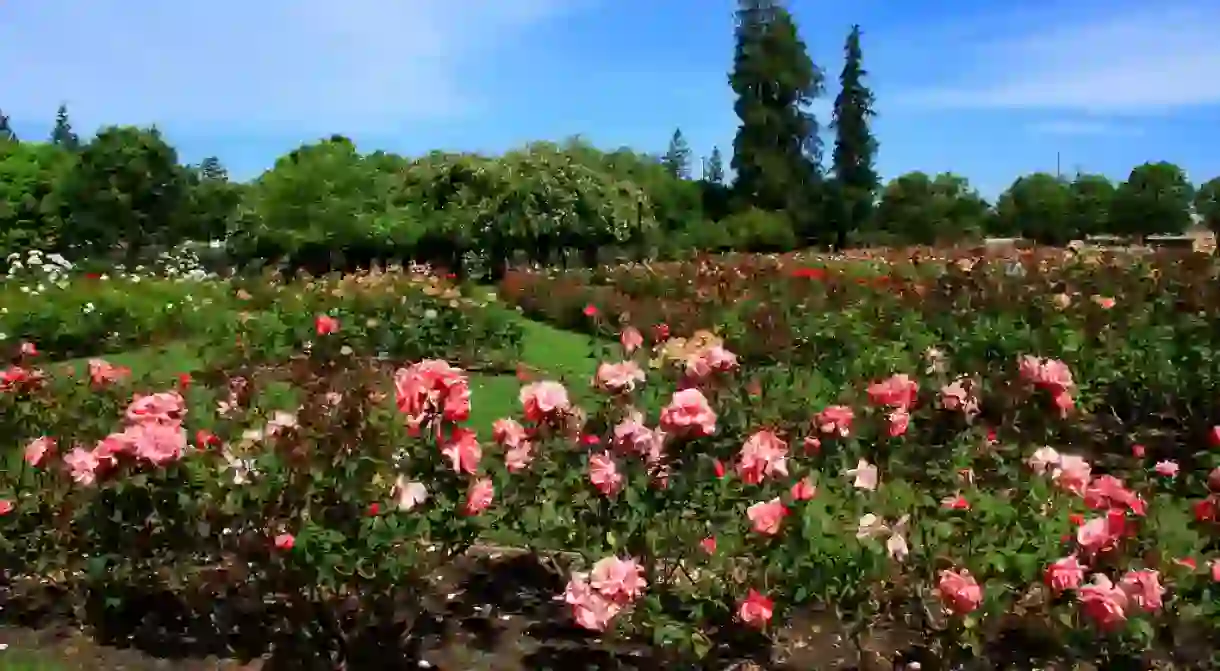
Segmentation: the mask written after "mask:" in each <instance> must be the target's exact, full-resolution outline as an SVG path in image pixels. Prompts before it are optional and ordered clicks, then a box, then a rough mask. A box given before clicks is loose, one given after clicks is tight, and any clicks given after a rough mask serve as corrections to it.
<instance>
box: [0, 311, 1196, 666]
mask: <svg viewBox="0 0 1220 671" xmlns="http://www.w3.org/2000/svg"><path fill="white" fill-rule="evenodd" d="M1098 309H1101V308H1100V307H1099V306H1098ZM1112 309H1120V308H1119V307H1118V306H1115V307H1114V308H1112ZM594 312H596V311H594ZM315 316H316V315H315ZM1095 316H1096V315H1085V316H1084V318H1085V319H1086V320H1087V319H1091V318H1093V317H1095ZM984 317H985V315H983V316H980V318H979V323H980V324H984V326H985V319H984ZM334 319H335V322H336V323H330V322H327V321H325V320H323V321H322V322H321V326H322V328H316V327H317V326H318V324H315V323H314V319H313V318H312V317H311V318H310V319H309V322H308V324H309V328H310V329H316V330H318V331H325V332H326V333H324V334H322V335H318V336H315V337H317V338H318V343H317V344H315V346H314V347H312V348H310V350H309V352H308V353H306V354H301V355H299V356H297V357H295V358H294V359H293V360H292V361H291V362H290V363H289V364H287V365H281V366H273V367H255V366H251V365H250V364H249V361H248V360H246V359H244V358H241V357H238V358H235V359H233V360H228V361H217V362H216V363H217V366H216V369H215V370H213V371H206V372H202V373H200V374H198V375H195V376H193V378H192V379H191V380H189V381H187V380H181V379H180V380H177V381H173V380H172V378H171V380H170V381H167V383H166V384H162V385H156V386H149V384H148V382H146V381H142V380H134V379H132V377H131V376H130V375H128V374H126V373H125V372H124V371H121V370H119V369H117V368H115V367H113V366H110V365H109V364H107V363H106V362H105V361H102V360H98V361H96V362H93V363H91V364H90V366H89V370H88V371H87V374H85V375H83V376H81V377H80V378H76V377H72V376H71V375H69V374H66V373H64V372H63V371H61V370H59V369H58V368H44V367H41V366H39V365H38V364H37V361H38V358H37V356H35V355H26V356H24V357H23V358H22V359H21V360H20V361H18V362H16V363H15V364H14V365H13V366H10V367H9V368H7V369H5V371H4V372H3V376H2V378H0V379H3V380H5V383H4V386H3V387H2V388H0V411H2V414H0V417H2V418H3V419H0V421H2V422H3V424H4V425H3V427H2V428H3V429H4V430H5V435H7V436H9V437H10V438H9V440H10V441H12V449H11V450H10V451H9V452H10V453H11V454H12V455H13V456H14V458H13V459H12V463H13V464H14V466H15V467H14V468H9V469H7V470H6V471H5V472H4V475H3V476H0V530H3V536H2V537H0V538H2V540H0V571H3V573H2V575H3V581H4V582H3V584H2V586H3V587H4V588H5V589H8V590H10V592H11V594H12V595H13V596H12V598H11V599H10V603H11V604H12V605H11V606H9V608H10V609H12V610H19V609H36V608H45V607H48V606H47V604H48V603H54V604H58V606H57V607H58V608H59V609H61V610H66V609H69V608H71V609H75V607H76V606H77V605H79V606H80V607H81V608H80V609H77V610H80V611H81V612H86V613H93V614H92V615H89V614H86V615H85V617H98V614H97V612H95V611H89V610H88V609H85V608H84V605H85V604H90V603H97V602H98V601H97V600H98V599H99V598H100V599H101V602H102V603H104V604H109V605H106V606H105V607H104V608H103V609H102V611H101V613H102V615H101V616H102V617H106V615H105V613H106V612H109V611H107V609H110V611H113V613H112V615H111V617H112V619H113V618H114V617H117V616H116V615H115V614H117V613H120V612H123V613H128V616H130V610H124V604H134V603H136V602H138V601H139V599H140V598H142V596H141V595H146V594H149V593H150V592H151V591H156V592H158V593H168V594H170V595H172V596H173V598H174V599H176V600H177V601H179V602H181V603H184V604H188V605H189V608H188V610H191V612H193V613H194V617H197V618H200V619H201V620H202V621H205V622H206V621H210V620H209V618H213V619H214V618H222V619H223V618H231V617H232V615H231V614H227V613H232V612H238V611H240V612H252V613H255V616H254V619H255V620H256V621H258V622H260V623H261V624H260V625H258V626H260V627H264V629H260V631H263V632H265V636H266V637H267V638H268V639H272V638H275V636H276V635H273V634H271V633H269V632H270V631H271V630H273V629H275V630H277V631H278V630H281V629H282V630H292V631H301V632H305V631H309V632H314V633H312V634H310V636H311V637H313V639H316V641H315V643H316V644H318V645H324V646H332V648H333V649H334V650H340V651H341V650H343V649H345V648H344V647H343V646H344V644H343V643H342V642H341V641H342V640H345V639H344V637H346V636H349V635H352V634H350V633H344V632H351V631H353V630H354V629H353V628H375V627H379V626H387V623H388V622H399V623H401V622H403V621H404V618H405V620H409V621H413V620H412V618H411V617H409V616H406V615H403V614H402V613H401V610H402V609H403V608H407V609H408V610H410V608H411V607H412V606H410V605H409V604H413V603H414V604H416V605H415V606H414V608H416V609H418V608H419V606H418V599H417V598H416V597H415V595H417V594H418V593H419V590H420V589H421V588H420V585H422V584H424V583H425V582H426V581H427V580H429V578H430V576H431V575H432V574H433V572H434V571H435V570H437V568H438V567H440V566H443V565H444V564H445V562H447V561H450V558H451V557H452V556H453V555H454V554H455V553H459V552H461V551H463V550H464V549H466V548H468V547H469V546H470V545H471V544H473V543H474V542H475V541H476V540H477V539H479V538H485V537H488V536H489V535H494V536H495V537H497V538H500V539H505V540H506V541H509V542H511V543H513V544H515V545H518V546H520V547H523V548H525V549H527V550H528V551H530V552H532V553H535V554H536V555H537V556H539V557H544V558H546V559H547V563H548V565H552V566H555V567H556V568H557V570H558V571H560V572H561V573H562V576H563V579H562V583H561V584H562V585H563V586H562V587H561V588H560V589H557V590H555V592H554V593H553V594H551V597H552V598H553V599H554V602H555V603H556V604H559V605H560V606H561V607H562V608H563V610H562V611H561V612H560V613H559V614H558V615H557V617H560V618H562V619H563V620H564V621H565V622H567V623H570V624H572V625H574V626H577V627H580V628H583V629H588V630H592V631H594V632H598V633H600V634H602V635H613V636H622V637H635V636H640V635H643V636H645V637H646V638H647V639H648V640H652V641H654V642H656V643H657V644H659V645H661V646H662V647H663V648H664V649H666V650H667V651H668V652H669V654H671V655H673V656H674V659H675V660H678V659H690V658H694V657H705V658H718V659H720V660H721V661H722V662H726V663H727V661H728V660H731V659H733V657H732V655H733V648H732V646H727V647H726V646H725V645H723V644H722V642H724V641H728V640H733V639H734V637H736V636H739V635H746V633H748V632H754V633H753V635H754V636H765V637H769V638H771V640H773V641H774V642H775V643H776V645H777V646H781V645H782V642H783V641H785V640H789V637H790V636H791V635H792V634H793V632H794V631H798V630H799V627H800V625H799V623H800V622H801V621H802V618H804V617H806V616H807V614H809V613H815V612H823V611H826V610H827V609H829V610H830V611H831V612H833V613H834V614H835V617H836V619H837V621H839V622H840V623H841V625H842V626H843V627H844V631H845V632H846V634H845V635H846V636H847V637H848V639H849V640H856V639H858V638H859V637H862V636H865V635H866V634H867V633H868V632H870V631H873V630H876V629H884V628H887V627H891V628H892V627H893V626H895V623H901V624H902V626H905V627H909V628H913V629H914V630H915V631H916V632H917V633H918V637H917V638H918V642H916V643H912V644H910V645H909V646H905V647H904V648H903V649H901V650H896V651H895V652H897V653H898V654H899V656H901V657H902V658H904V659H907V660H922V661H923V662H924V663H945V664H949V663H952V662H953V661H954V660H964V659H967V658H980V657H983V658H986V657H989V656H992V655H1001V654H1002V650H1003V649H1005V644H1002V643H1000V642H1002V641H1007V640H1011V639H1012V637H1014V636H1015V637H1018V638H1019V639H1020V640H1028V641H1036V642H1037V643H1029V644H1025V645H1023V646H1022V647H1021V648H1020V649H1021V651H1022V653H1023V654H1024V655H1026V657H1027V658H1029V657H1042V658H1049V659H1060V660H1062V659H1068V658H1074V659H1081V658H1090V659H1097V660H1100V663H1102V664H1103V665H1106V664H1119V663H1144V662H1147V661H1148V660H1151V659H1153V658H1154V657H1155V658H1156V659H1166V658H1168V659H1172V660H1177V662H1178V663H1181V664H1185V665H1188V666H1189V665H1191V664H1198V663H1200V662H1199V661H1198V659H1196V658H1195V657H1191V655H1193V654H1195V652H1192V648H1191V647H1190V646H1188V645H1180V644H1167V643H1166V642H1167V641H1180V640H1184V639H1183V637H1189V636H1201V637H1203V638H1204V639H1206V638H1207V637H1209V636H1214V635H1215V634H1216V630H1217V628H1218V627H1220V609H1217V607H1216V606H1215V603H1216V600H1215V597H1216V596H1217V595H1220V584H1218V582H1217V578H1218V577H1220V574H1218V572H1220V543H1218V542H1217V539H1220V524H1218V521H1220V519H1218V518H1220V515H1218V513H1217V509H1218V503H1220V453H1218V452H1217V450H1218V449H1220V446H1218V445H1217V444H1216V440H1215V436H1216V435H1217V432H1218V431H1220V412H1217V408H1216V406H1215V400H1214V398H1213V399H1212V400H1211V405H1200V406H1198V407H1197V408H1196V409H1197V412H1195V413H1194V414H1191V415H1189V416H1185V415H1180V414H1174V410H1175V409H1176V408H1179V407H1180V406H1179V405H1177V404H1178V403H1180V401H1179V400H1178V399H1173V398H1157V399H1146V400H1145V401H1144V403H1145V405H1143V406H1140V407H1142V408H1145V409H1147V408H1156V409H1157V412H1159V413H1160V414H1157V415H1156V421H1155V422H1153V421H1151V420H1150V417H1152V416H1153V415H1152V414H1150V413H1139V414H1137V413H1134V412H1133V411H1132V410H1131V409H1130V408H1127V409H1125V412H1126V413H1131V414H1124V412H1119V414H1115V413H1116V410H1124V409H1120V408H1117V407H1116V406H1114V405H1112V404H1111V399H1114V398H1117V396H1116V394H1118V393H1120V392H1121V393H1127V394H1132V393H1135V391H1139V390H1138V388H1135V387H1133V386H1132V384H1133V383H1131V382H1129V381H1127V380H1124V379H1120V378H1117V377H1116V376H1115V374H1114V373H1113V372H1103V371H1101V370H1100V369H1098V368H1097V367H1095V366H1093V367H1090V366H1085V368H1086V369H1088V370H1090V371H1093V374H1085V373H1083V372H1081V370H1080V369H1079V368H1078V367H1076V366H1073V365H1072V364H1070V363H1069V362H1068V360H1067V358H1066V357H1064V356H1063V355H1062V354H1061V351H1060V350H1059V349H1052V350H1050V351H1043V350H1036V349H1035V350H1027V351H1009V350H1010V349H1011V348H1012V345H1011V344H1009V343H1007V342H1006V339H1007V332H1003V331H987V330H986V328H984V327H983V326H981V327H980V328H983V329H984V333H983V334H982V335H978V336H976V337H977V338H978V340H977V343H974V344H972V343H970V342H966V343H964V344H963V342H962V341H961V340H955V341H930V340H928V339H926V337H925V338H922V339H913V340H912V341H911V342H909V343H907V344H906V346H905V348H904V349H888V350H886V351H885V352H884V353H883V354H869V353H864V354H862V355H860V356H859V357H858V358H857V359H854V360H851V361H847V362H845V363H844V364H843V368H842V369H841V370H839V371H837V372H836V375H835V376H831V375H828V374H819V371H816V370H814V371H811V370H809V369H803V368H799V367H777V366H759V365H756V364H752V363H750V362H748V361H746V362H742V361H740V360H739V358H738V357H737V356H736V354H735V353H734V352H733V351H732V347H731V343H729V342H726V341H721V340H719V339H717V338H715V337H711V336H700V337H699V338H696V339H686V340H683V341H681V342H674V339H671V338H660V337H658V335H659V334H658V333H657V332H656V331H655V330H653V329H637V331H633V330H631V329H624V330H623V331H622V332H621V333H616V334H615V335H616V336H617V337H616V340H617V342H618V345H617V346H616V347H615V349H616V350H617V351H614V352H607V353H606V356H605V357H604V358H603V360H602V361H601V362H600V363H599V362H590V366H589V373H588V374H589V378H588V382H587V384H588V385H589V387H590V388H591V389H593V390H594V391H595V395H593V396H584V395H580V396H578V395H577V394H576V393H574V389H573V385H574V384H575V382H573V381H571V380H567V381H565V383H561V382H560V381H558V380H547V379H540V380H534V381H530V382H528V383H527V384H524V385H523V386H522V387H521V389H520V394H519V398H518V399H517V401H518V403H519V405H518V407H519V412H518V413H517V415H516V416H511V417H503V418H501V419H500V420H499V421H497V422H495V424H494V426H493V429H492V432H491V435H490V436H486V435H479V434H478V433H476V431H475V430H474V429H473V428H472V427H470V426H469V425H468V423H467V422H468V418H469V416H470V412H471V408H472V407H475V406H477V404H478V403H479V402H480V401H479V398H478V397H477V396H474V395H472V394H471V386H470V382H469V380H468V379H467V377H466V373H465V372H464V371H463V370H462V369H460V368H459V367H456V366H454V365H453V364H452V363H450V362H446V361H442V360H437V359H425V360H421V361H418V362H415V363H413V364H410V365H404V366H402V367H400V368H397V369H396V370H387V369H386V368H384V367H380V366H376V365H371V364H370V363H369V362H366V361H363V360H361V359H360V358H358V357H352V356H348V355H344V354H343V353H342V351H341V347H342V338H343V337H344V334H345V333H346V331H347V328H348V321H349V320H347V319H344V318H342V317H335V318H334ZM592 319H600V317H598V316H596V315H595V316H594V317H592ZM1148 328H1155V327H1154V325H1148ZM645 332H647V333H649V337H648V338H645V337H644V333H645ZM1126 333H1127V335H1128V336H1130V335H1131V334H1132V333H1133V331H1130V330H1129V331H1127V332H1126ZM925 335H926V334H925ZM332 340H333V342H332ZM1104 342H1105V343H1108V344H1107V346H1110V344H1112V341H1108V340H1107V341H1104ZM1140 342H1146V341H1140ZM983 343H987V346H986V347H984V346H983ZM844 346H845V347H851V346H852V345H851V343H850V342H849V341H845V343H844ZM1092 346H1097V347H1100V345H1096V344H1094V345H1092ZM1110 356H1111V359H1110V361H1123V360H1125V359H1124V357H1130V356H1132V355H1131V354H1130V353H1129V352H1125V351H1123V352H1115V353H1111V355H1110ZM1128 365H1133V364H1128ZM1159 370H1161V371H1164V370H1167V369H1164V368H1162V369H1159ZM1151 372H1153V373H1156V372H1157V371H1151ZM1192 374H1198V371H1193V372H1190V371H1183V372H1182V373H1181V374H1180V376H1179V378H1178V379H1184V380H1189V379H1190V378H1189V377H1187V376H1188V375H1192ZM840 377H841V378H844V379H845V380H846V381H844V382H839V381H838V378H840ZM1162 382H1163V383H1164V384H1168V383H1169V380H1168V379H1166V380H1164V381H1162ZM1145 384H1146V382H1145ZM285 387H287V388H288V389H290V390H291V393H284V391H283V390H284V388H285ZM1142 393H1146V390H1145V392H1142ZM1212 393H1213V394H1214V390H1213V392H1212ZM1198 394H1199V396H1202V392H1201V391H1200V392H1198ZM588 398H592V399H595V400H593V401H588V400H581V399H588ZM1190 402H1196V403H1202V400H1201V399H1190ZM1157 404H1160V405H1157ZM1167 427H1168V428H1169V429H1172V430H1167ZM1137 448H1138V449H1137ZM564 552H570V553H576V557H572V556H569V555H566V554H560V553H564ZM150 576H153V578H150ZM150 580H152V582H149V581H150ZM184 608H187V606H184ZM251 609H253V610H251ZM316 609H331V610H325V611H322V610H317V611H316V612H335V613H339V612H341V613H343V616H342V618H340V617H339V616H338V615H335V616H334V617H335V620H334V621H335V622H338V623H340V624H328V625H326V626H325V627H321V628H319V627H320V625H318V623H317V621H316V620H317V618H315V617H312V616H308V615H303V613H313V612H315V610H316ZM327 617H330V616H327ZM224 621H229V620H224ZM277 628H279V629H277ZM743 632H745V633H743ZM1200 632H1202V633H1200ZM313 639H311V640H313ZM276 640H279V639H276ZM294 640H295V639H294ZM297 644H301V643H300V642H299V641H298V643H297ZM1008 647H1009V648H1011V645H1010V644H1009V645H1008ZM334 654H341V653H337V652H336V653H334ZM1207 654H1210V652H1208V653H1207ZM997 659H998V657H997ZM1123 660H1126V661H1123ZM1139 660H1143V661H1139ZM1026 661H1028V659H1027V660H1026ZM709 663H710V662H709ZM997 663H999V662H997Z"/></svg>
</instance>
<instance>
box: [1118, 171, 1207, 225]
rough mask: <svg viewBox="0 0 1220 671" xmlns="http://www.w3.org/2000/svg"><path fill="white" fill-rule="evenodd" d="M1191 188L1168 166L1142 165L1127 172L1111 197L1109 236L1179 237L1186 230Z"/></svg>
mask: <svg viewBox="0 0 1220 671" xmlns="http://www.w3.org/2000/svg"><path fill="white" fill-rule="evenodd" d="M1193 200H1194V187H1193V186H1192V185H1191V183H1190V181H1189V180H1188V179H1187V178H1186V173H1185V172H1183V171H1182V169H1181V168H1180V167H1178V166H1176V165H1174V164H1172V163H1167V162H1165V161H1161V162H1159V163H1144V164H1143V165H1138V166H1136V167H1135V168H1133V169H1132V170H1131V174H1130V175H1129V176H1128V177H1127V181H1125V182H1123V183H1122V184H1120V185H1119V187H1118V190H1117V191H1116V192H1115V194H1114V205H1113V209H1112V210H1111V212H1110V232H1112V233H1115V234H1118V235H1154V234H1158V233H1164V234H1171V235H1181V234H1182V233H1185V232H1186V229H1187V227H1188V226H1190V208H1191V203H1192V201H1193Z"/></svg>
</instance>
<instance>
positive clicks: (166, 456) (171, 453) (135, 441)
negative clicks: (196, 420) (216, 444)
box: [124, 422, 187, 466]
mask: <svg viewBox="0 0 1220 671" xmlns="http://www.w3.org/2000/svg"><path fill="white" fill-rule="evenodd" d="M124 434H126V436H127V438H126V440H128V441H130V444H131V445H133V451H134V454H135V456H136V457H138V458H140V459H143V460H145V461H147V462H149V463H151V464H154V465H156V466H165V465H167V464H170V463H172V462H175V461H177V460H179V459H181V458H182V452H183V451H184V450H185V449H186V447H187V441H186V430H185V429H183V428H182V427H181V425H178V424H161V423H156V422H143V423H140V424H135V425H133V426H131V427H128V429H127V430H126V431H125V432H124Z"/></svg>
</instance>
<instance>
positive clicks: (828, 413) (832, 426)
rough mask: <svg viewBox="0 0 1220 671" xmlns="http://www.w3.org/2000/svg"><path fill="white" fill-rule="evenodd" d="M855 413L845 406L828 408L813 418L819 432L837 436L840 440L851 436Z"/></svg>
mask: <svg viewBox="0 0 1220 671" xmlns="http://www.w3.org/2000/svg"><path fill="white" fill-rule="evenodd" d="M854 418H855V413H854V412H853V411H852V409H851V408H849V407H847V406H845V405H830V406H826V408H824V409H823V410H822V411H821V412H819V413H818V414H817V415H815V416H814V418H813V423H814V425H815V426H817V429H818V431H820V432H821V433H823V434H837V435H838V436H839V437H840V438H846V437H847V436H849V435H851V422H852V419H854Z"/></svg>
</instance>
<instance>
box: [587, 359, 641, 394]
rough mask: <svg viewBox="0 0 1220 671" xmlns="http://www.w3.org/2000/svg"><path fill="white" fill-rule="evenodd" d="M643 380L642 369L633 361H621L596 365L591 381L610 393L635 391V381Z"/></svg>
mask: <svg viewBox="0 0 1220 671" xmlns="http://www.w3.org/2000/svg"><path fill="white" fill-rule="evenodd" d="M643 381H644V370H643V369H642V368H640V365H639V364H638V363H636V362H634V361H623V362H621V363H606V362H604V361H603V362H602V363H600V364H598V366H597V377H595V378H594V380H593V383H594V384H595V385H596V386H597V387H598V388H599V389H602V390H603V391H606V392H609V393H611V394H626V393H631V392H633V391H635V386H636V384H637V383H641V382H643Z"/></svg>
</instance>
